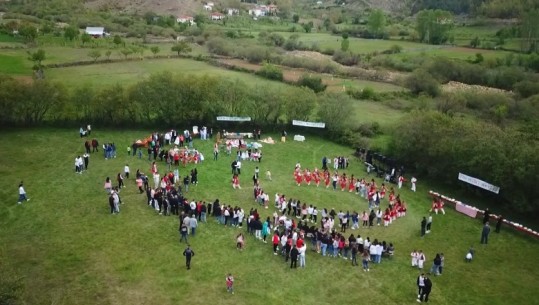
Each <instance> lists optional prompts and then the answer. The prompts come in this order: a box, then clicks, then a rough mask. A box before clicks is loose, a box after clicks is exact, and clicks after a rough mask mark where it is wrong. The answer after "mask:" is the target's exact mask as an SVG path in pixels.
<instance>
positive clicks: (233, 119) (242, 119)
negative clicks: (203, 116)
mask: <svg viewBox="0 0 539 305" xmlns="http://www.w3.org/2000/svg"><path fill="white" fill-rule="evenodd" d="M217 121H230V122H250V121H251V117H248V116H218V117H217Z"/></svg>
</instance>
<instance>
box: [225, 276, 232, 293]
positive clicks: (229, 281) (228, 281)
mask: <svg viewBox="0 0 539 305" xmlns="http://www.w3.org/2000/svg"><path fill="white" fill-rule="evenodd" d="M226 291H227V292H230V293H232V294H234V277H233V276H232V273H229V274H228V275H227V276H226Z"/></svg>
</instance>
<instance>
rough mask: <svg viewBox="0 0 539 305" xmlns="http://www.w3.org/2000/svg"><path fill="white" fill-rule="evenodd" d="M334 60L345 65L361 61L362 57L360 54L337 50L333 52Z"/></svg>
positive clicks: (352, 64)
mask: <svg viewBox="0 0 539 305" xmlns="http://www.w3.org/2000/svg"><path fill="white" fill-rule="evenodd" d="M333 60H334V61H336V62H338V63H340V64H342V65H345V66H354V65H357V64H358V63H359V60H360V57H359V54H354V53H352V52H343V51H339V50H337V51H335V53H334V54H333Z"/></svg>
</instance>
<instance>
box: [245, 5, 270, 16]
mask: <svg viewBox="0 0 539 305" xmlns="http://www.w3.org/2000/svg"><path fill="white" fill-rule="evenodd" d="M275 13H277V6H276V5H273V4H271V5H256V6H254V7H252V8H251V9H249V15H251V16H254V17H262V16H270V15H275Z"/></svg>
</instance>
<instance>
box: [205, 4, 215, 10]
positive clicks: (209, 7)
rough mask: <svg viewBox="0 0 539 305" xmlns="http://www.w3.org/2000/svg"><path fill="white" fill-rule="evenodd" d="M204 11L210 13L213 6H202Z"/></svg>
mask: <svg viewBox="0 0 539 305" xmlns="http://www.w3.org/2000/svg"><path fill="white" fill-rule="evenodd" d="M204 10H206V11H211V10H213V6H211V5H207V4H204Z"/></svg>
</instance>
